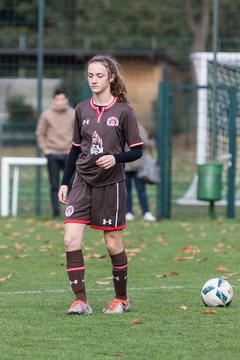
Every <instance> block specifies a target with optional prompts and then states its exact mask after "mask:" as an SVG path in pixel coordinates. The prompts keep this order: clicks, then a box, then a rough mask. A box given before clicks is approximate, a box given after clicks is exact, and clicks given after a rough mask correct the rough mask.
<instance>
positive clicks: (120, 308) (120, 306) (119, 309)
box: [102, 298, 131, 314]
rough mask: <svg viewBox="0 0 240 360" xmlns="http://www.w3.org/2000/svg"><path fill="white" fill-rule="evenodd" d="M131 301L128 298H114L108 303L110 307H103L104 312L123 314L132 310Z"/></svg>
mask: <svg viewBox="0 0 240 360" xmlns="http://www.w3.org/2000/svg"><path fill="white" fill-rule="evenodd" d="M130 307H131V306H130V303H129V301H128V299H127V300H121V299H116V298H115V299H113V300H112V301H110V302H109V303H108V308H107V309H103V311H102V312H103V313H104V314H122V313H124V312H128V311H130Z"/></svg>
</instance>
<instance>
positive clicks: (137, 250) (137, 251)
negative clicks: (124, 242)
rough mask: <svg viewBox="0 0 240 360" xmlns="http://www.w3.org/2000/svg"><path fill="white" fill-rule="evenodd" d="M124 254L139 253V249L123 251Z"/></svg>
mask: <svg viewBox="0 0 240 360" xmlns="http://www.w3.org/2000/svg"><path fill="white" fill-rule="evenodd" d="M125 251H126V253H129V252H133V253H139V252H140V251H141V249H139V248H135V249H125Z"/></svg>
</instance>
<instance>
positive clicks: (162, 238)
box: [157, 234, 168, 245]
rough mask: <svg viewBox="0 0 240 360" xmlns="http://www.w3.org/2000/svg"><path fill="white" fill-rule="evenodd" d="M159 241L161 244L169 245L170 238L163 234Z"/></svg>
mask: <svg viewBox="0 0 240 360" xmlns="http://www.w3.org/2000/svg"><path fill="white" fill-rule="evenodd" d="M157 241H158V242H159V243H160V244H161V245H167V244H168V240H167V239H166V237H165V235H164V234H161V235H160V236H158V237H157Z"/></svg>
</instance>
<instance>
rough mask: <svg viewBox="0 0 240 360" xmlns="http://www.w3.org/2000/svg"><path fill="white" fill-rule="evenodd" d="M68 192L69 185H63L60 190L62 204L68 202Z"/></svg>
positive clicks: (59, 199)
mask: <svg viewBox="0 0 240 360" xmlns="http://www.w3.org/2000/svg"><path fill="white" fill-rule="evenodd" d="M67 193H68V187H67V185H61V186H60V189H59V192H58V201H59V202H60V204H66V203H67Z"/></svg>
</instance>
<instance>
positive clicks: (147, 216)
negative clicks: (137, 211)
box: [143, 211, 156, 222]
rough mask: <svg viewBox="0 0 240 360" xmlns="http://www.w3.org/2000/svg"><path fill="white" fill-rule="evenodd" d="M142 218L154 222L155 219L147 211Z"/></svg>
mask: <svg viewBox="0 0 240 360" xmlns="http://www.w3.org/2000/svg"><path fill="white" fill-rule="evenodd" d="M143 220H145V221H152V222H154V221H156V218H155V216H153V215H152V214H151V213H150V212H149V211H148V212H146V213H145V214H144V215H143Z"/></svg>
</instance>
